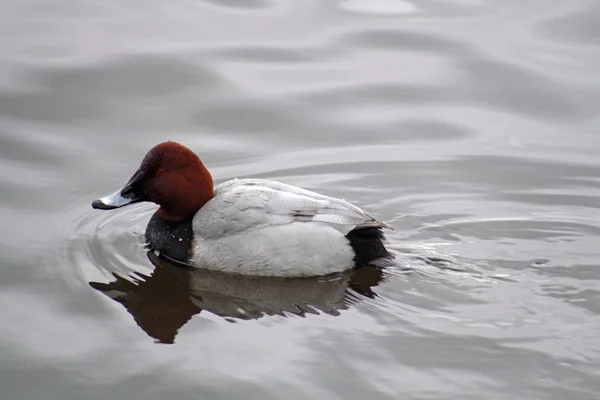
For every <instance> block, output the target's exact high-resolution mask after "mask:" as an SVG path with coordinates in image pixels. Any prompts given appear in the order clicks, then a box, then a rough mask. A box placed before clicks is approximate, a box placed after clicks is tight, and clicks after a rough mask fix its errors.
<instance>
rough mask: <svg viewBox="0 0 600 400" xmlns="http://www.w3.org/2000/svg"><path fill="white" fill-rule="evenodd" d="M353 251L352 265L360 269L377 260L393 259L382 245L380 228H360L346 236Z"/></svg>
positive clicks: (382, 237)
mask: <svg viewBox="0 0 600 400" xmlns="http://www.w3.org/2000/svg"><path fill="white" fill-rule="evenodd" d="M346 237H347V238H348V240H350V246H352V249H353V250H354V254H355V256H354V264H355V266H356V267H362V266H364V265H367V264H369V263H370V262H371V261H373V260H376V259H378V258H393V257H392V255H391V254H390V253H389V252H388V251H387V249H386V248H385V247H384V245H383V241H384V240H385V237H384V236H383V232H382V231H381V228H362V229H355V230H353V231H350V233H348V234H347V235H346Z"/></svg>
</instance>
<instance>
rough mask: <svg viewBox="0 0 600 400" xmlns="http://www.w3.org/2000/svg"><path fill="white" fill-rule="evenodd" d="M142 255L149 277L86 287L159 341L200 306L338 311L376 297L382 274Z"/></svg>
mask: <svg viewBox="0 0 600 400" xmlns="http://www.w3.org/2000/svg"><path fill="white" fill-rule="evenodd" d="M147 255H148V258H149V259H150V261H151V262H152V264H154V265H155V266H156V269H155V270H154V272H153V273H152V274H151V275H150V276H143V275H141V274H138V275H140V276H142V278H143V280H141V279H134V280H133V281H130V280H128V279H124V278H122V277H120V276H118V275H114V277H115V278H116V279H115V280H114V281H113V282H110V283H99V282H90V286H92V287H93V288H94V289H96V290H98V291H100V292H102V293H104V294H105V295H107V296H108V297H110V298H111V299H113V300H115V301H116V302H118V303H121V304H122V305H123V306H124V307H125V308H126V309H127V311H128V312H129V313H130V314H131V315H132V316H133V318H134V320H135V322H136V323H137V324H138V326H139V327H140V328H142V330H144V332H146V333H147V334H148V335H149V336H151V337H153V338H155V339H157V340H158V341H159V342H162V343H173V342H174V340H175V336H176V335H177V331H178V330H179V329H180V328H181V327H182V326H183V325H184V324H185V323H186V322H187V321H189V320H190V319H191V317H192V316H194V315H196V314H199V313H200V312H201V311H202V310H207V311H209V312H212V313H214V314H216V315H219V316H221V317H225V318H237V319H257V318H260V317H262V316H264V315H285V314H286V313H290V314H295V315H300V316H303V315H305V314H307V313H312V314H318V313H319V312H323V313H326V314H330V315H338V314H339V310H344V309H346V308H347V307H348V304H350V303H352V302H354V301H358V300H360V298H361V297H362V296H366V297H370V298H372V297H374V296H376V295H375V293H373V291H372V287H374V286H377V285H378V283H379V282H380V281H381V279H382V270H381V269H380V268H377V267H372V266H368V267H363V268H359V269H355V270H351V271H347V272H343V273H337V274H335V275H329V276H325V277H318V278H317V277H310V278H277V277H250V276H243V275H229V274H224V273H222V272H216V271H211V270H206V269H196V268H185V267H182V266H180V265H176V264H172V263H171V262H169V261H167V260H165V259H164V258H161V257H158V256H156V255H155V254H154V252H152V251H149V252H148V253H147Z"/></svg>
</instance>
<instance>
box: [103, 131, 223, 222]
mask: <svg viewBox="0 0 600 400" xmlns="http://www.w3.org/2000/svg"><path fill="white" fill-rule="evenodd" d="M212 197H213V181H212V177H211V176H210V173H209V172H208V170H207V169H206V168H205V167H204V164H202V161H200V158H198V156H197V155H196V154H194V152H192V151H191V150H190V149H188V148H187V147H185V146H182V145H181V144H179V143H175V142H164V143H161V144H158V145H156V146H154V147H153V148H152V149H150V151H149V152H148V154H146V157H144V159H143V160H142V163H141V165H140V168H139V169H138V170H137V171H136V173H135V174H133V176H132V177H131V179H130V180H129V182H127V184H126V185H125V187H124V188H123V189H121V190H119V191H118V192H116V193H114V194H112V195H109V196H106V197H103V198H101V199H98V200H94V201H93V202H92V207H94V208H96V209H101V210H112V209H115V208H118V207H123V206H126V205H128V204H133V203H138V202H140V201H151V202H153V203H156V204H158V205H159V206H160V208H159V209H158V211H157V215H158V216H160V217H161V218H163V219H165V220H169V221H184V220H187V219H190V218H192V217H193V216H194V214H195V213H196V211H198V210H199V209H200V208H201V207H202V206H203V205H204V204H205V203H206V202H207V201H208V200H210V199H211V198H212Z"/></svg>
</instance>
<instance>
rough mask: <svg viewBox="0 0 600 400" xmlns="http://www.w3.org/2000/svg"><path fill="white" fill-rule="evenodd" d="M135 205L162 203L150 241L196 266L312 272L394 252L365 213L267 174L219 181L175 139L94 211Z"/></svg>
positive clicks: (259, 272) (379, 259) (375, 260)
mask: <svg viewBox="0 0 600 400" xmlns="http://www.w3.org/2000/svg"><path fill="white" fill-rule="evenodd" d="M139 202H152V203H155V204H157V205H158V209H157V210H156V211H155V212H154V214H153V215H152V217H151V218H150V220H149V221H148V224H147V226H146V231H145V240H146V243H147V246H148V247H149V248H150V249H153V250H154V251H155V252H157V254H160V255H161V256H162V257H165V258H166V259H169V260H171V261H174V262H177V263H180V264H184V265H187V266H191V267H196V268H206V269H211V270H216V271H221V272H224V273H233V274H241V275H255V276H278V277H309V276H320V275H321V276H324V275H329V274H334V273H339V272H342V271H346V270H350V269H354V268H360V267H362V266H366V265H374V264H378V265H382V264H385V261H386V260H391V259H393V258H394V257H393V255H392V253H391V252H390V251H388V250H387V249H386V247H385V244H386V242H387V240H386V238H385V235H384V233H383V229H392V228H391V227H389V226H388V225H387V224H385V223H384V222H382V221H380V220H378V219H376V218H375V217H373V216H372V215H371V214H369V213H368V212H366V211H364V210H363V209H361V208H359V207H357V206H355V205H353V204H351V203H349V202H347V201H345V200H342V199H338V198H335V197H330V196H326V195H323V194H320V193H316V192H313V191H310V190H307V189H303V188H300V187H297V186H293V185H289V184H286V183H282V182H278V181H273V180H268V179H259V178H239V179H238V178H234V179H231V180H227V181H225V182H223V183H221V184H219V185H217V186H214V184H213V178H212V176H211V174H210V172H209V171H208V169H207V168H206V167H205V166H204V164H203V162H202V161H201V160H200V158H199V157H198V155H196V154H195V153H194V152H193V151H192V150H190V149H189V148H188V147H186V146H184V145H182V144H180V143H177V142H173V141H167V142H163V143H159V144H157V145H155V146H154V147H152V148H151V149H150V150H149V151H148V153H147V154H146V156H145V157H144V158H143V159H142V162H141V164H140V166H139V168H138V169H137V171H136V172H135V173H134V174H133V176H132V177H131V178H130V179H129V181H127V183H126V184H125V185H124V186H123V187H122V188H121V189H120V190H118V191H116V192H115V193H113V194H110V195H107V196H104V197H101V198H99V199H96V200H94V201H93V202H92V208H94V209H97V210H114V209H117V208H121V207H125V206H128V205H131V204H135V203H139Z"/></svg>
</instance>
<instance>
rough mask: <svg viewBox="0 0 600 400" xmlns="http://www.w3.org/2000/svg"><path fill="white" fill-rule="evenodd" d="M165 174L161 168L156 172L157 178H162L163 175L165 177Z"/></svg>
mask: <svg viewBox="0 0 600 400" xmlns="http://www.w3.org/2000/svg"><path fill="white" fill-rule="evenodd" d="M164 173H165V170H164V169H162V168H159V169H157V170H156V176H162V175H164Z"/></svg>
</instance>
